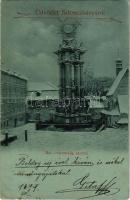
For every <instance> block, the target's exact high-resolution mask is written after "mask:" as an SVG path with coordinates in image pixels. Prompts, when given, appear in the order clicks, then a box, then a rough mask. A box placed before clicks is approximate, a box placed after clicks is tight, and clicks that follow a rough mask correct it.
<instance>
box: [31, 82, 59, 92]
mask: <svg viewBox="0 0 130 200" xmlns="http://www.w3.org/2000/svg"><path fill="white" fill-rule="evenodd" d="M44 90H45V91H53V90H58V87H56V86H55V85H54V84H52V83H48V82H29V83H28V91H44Z"/></svg>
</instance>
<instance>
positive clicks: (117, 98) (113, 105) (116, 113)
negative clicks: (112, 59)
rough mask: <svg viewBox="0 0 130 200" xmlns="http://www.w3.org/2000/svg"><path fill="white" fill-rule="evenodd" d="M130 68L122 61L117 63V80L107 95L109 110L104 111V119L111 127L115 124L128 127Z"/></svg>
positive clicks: (119, 60)
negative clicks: (129, 70)
mask: <svg viewBox="0 0 130 200" xmlns="http://www.w3.org/2000/svg"><path fill="white" fill-rule="evenodd" d="M128 74H129V72H128V67H123V65H122V60H121V59H118V60H117V61H116V78H115V80H114V82H113V84H112V85H111V87H110V89H109V91H108V93H107V95H106V96H107V101H108V109H107V110H103V111H102V113H103V115H104V119H106V124H107V126H109V127H112V126H114V125H115V124H119V125H128V110H129V108H128V77H129V76H128Z"/></svg>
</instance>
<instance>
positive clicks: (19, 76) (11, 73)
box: [1, 69, 28, 81]
mask: <svg viewBox="0 0 130 200" xmlns="http://www.w3.org/2000/svg"><path fill="white" fill-rule="evenodd" d="M1 72H2V73H5V74H8V75H9V76H14V77H16V78H19V79H23V80H26V81H27V80H28V79H27V77H25V76H23V75H21V74H18V73H17V72H14V71H11V70H10V69H1Z"/></svg>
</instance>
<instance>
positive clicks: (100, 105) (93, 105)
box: [89, 100, 104, 108]
mask: <svg viewBox="0 0 130 200" xmlns="http://www.w3.org/2000/svg"><path fill="white" fill-rule="evenodd" d="M89 107H90V108H104V104H103V103H102V102H100V101H98V100H90V103H89Z"/></svg>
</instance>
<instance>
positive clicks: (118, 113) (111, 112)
mask: <svg viewBox="0 0 130 200" xmlns="http://www.w3.org/2000/svg"><path fill="white" fill-rule="evenodd" d="M101 113H103V114H105V115H112V116H118V115H120V112H119V109H118V107H116V108H114V109H112V110H105V109H103V110H102V111H101Z"/></svg>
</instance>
